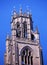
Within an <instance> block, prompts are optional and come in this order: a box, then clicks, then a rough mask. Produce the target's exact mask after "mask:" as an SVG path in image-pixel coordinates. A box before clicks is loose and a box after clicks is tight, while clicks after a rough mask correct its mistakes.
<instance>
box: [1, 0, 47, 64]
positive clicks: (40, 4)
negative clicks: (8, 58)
mask: <svg viewBox="0 0 47 65" xmlns="http://www.w3.org/2000/svg"><path fill="white" fill-rule="evenodd" d="M20 5H21V6H22V9H23V12H25V11H26V10H27V6H28V7H29V9H30V10H31V14H32V19H33V23H34V24H33V25H34V29H35V27H36V25H37V26H38V29H39V33H40V44H41V46H42V50H43V58H44V65H47V0H0V65H4V52H5V44H6V43H5V40H6V35H7V33H9V34H10V33H11V30H10V29H11V27H10V22H11V14H12V11H13V7H14V6H15V8H16V11H17V13H18V12H19V9H20Z"/></svg>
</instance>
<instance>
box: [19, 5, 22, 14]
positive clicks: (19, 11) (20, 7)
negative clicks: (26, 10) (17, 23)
mask: <svg viewBox="0 0 47 65" xmlns="http://www.w3.org/2000/svg"><path fill="white" fill-rule="evenodd" d="M19 12H20V14H22V7H21V5H20V11H19Z"/></svg>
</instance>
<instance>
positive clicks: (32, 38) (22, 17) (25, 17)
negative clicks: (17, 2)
mask: <svg viewBox="0 0 47 65" xmlns="http://www.w3.org/2000/svg"><path fill="white" fill-rule="evenodd" d="M4 59H5V61H4V62H5V65H43V58H42V48H41V46H40V37H39V32H38V28H36V31H33V21H32V15H31V14H30V13H29V12H27V13H24V14H23V13H22V9H21V8H20V11H19V14H17V13H16V11H15V10H14V11H13V15H12V20H11V36H9V35H7V37H6V52H5V55H4Z"/></svg>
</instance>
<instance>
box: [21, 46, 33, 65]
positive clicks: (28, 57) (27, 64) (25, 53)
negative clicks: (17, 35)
mask: <svg viewBox="0 0 47 65" xmlns="http://www.w3.org/2000/svg"><path fill="white" fill-rule="evenodd" d="M21 65H33V56H32V52H31V50H30V49H29V48H28V47H25V48H24V49H23V50H22V53H21Z"/></svg>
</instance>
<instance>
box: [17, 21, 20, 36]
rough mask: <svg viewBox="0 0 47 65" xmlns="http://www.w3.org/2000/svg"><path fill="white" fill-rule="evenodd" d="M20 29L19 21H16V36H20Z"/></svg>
mask: <svg viewBox="0 0 47 65" xmlns="http://www.w3.org/2000/svg"><path fill="white" fill-rule="evenodd" d="M20 35H21V31H20V23H19V22H17V23H16V37H20Z"/></svg>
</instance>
